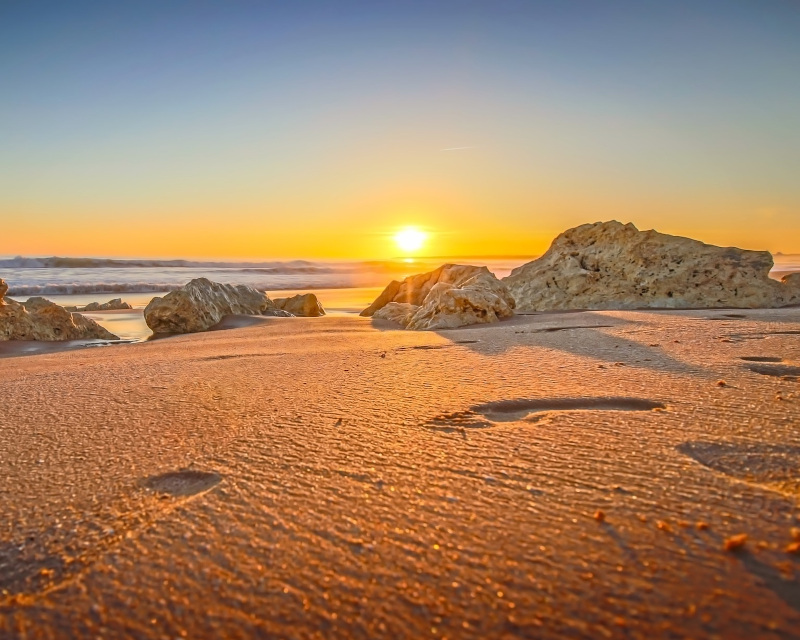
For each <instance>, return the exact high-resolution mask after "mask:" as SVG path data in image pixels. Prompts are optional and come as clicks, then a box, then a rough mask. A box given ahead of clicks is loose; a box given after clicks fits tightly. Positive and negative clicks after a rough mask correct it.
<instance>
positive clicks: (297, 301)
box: [273, 293, 325, 318]
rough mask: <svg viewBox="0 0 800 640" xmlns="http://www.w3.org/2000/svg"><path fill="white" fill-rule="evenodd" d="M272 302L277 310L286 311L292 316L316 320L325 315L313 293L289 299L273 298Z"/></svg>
mask: <svg viewBox="0 0 800 640" xmlns="http://www.w3.org/2000/svg"><path fill="white" fill-rule="evenodd" d="M273 302H274V303H275V306H276V307H278V309H283V310H284V311H288V312H289V313H291V314H292V315H293V316H302V317H304V318H318V317H319V316H324V315H325V309H323V308H322V305H321V304H320V302H319V300H317V296H315V295H314V294H313V293H304V294H302V295H296V296H292V297H291V298H275V299H274V300H273Z"/></svg>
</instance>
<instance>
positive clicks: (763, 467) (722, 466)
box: [677, 442, 800, 498]
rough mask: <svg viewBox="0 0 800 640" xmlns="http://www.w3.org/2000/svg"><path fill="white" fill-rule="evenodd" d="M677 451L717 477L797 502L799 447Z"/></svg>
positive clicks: (694, 446)
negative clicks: (747, 483)
mask: <svg viewBox="0 0 800 640" xmlns="http://www.w3.org/2000/svg"><path fill="white" fill-rule="evenodd" d="M677 449H678V451H679V452H680V453H682V454H684V455H686V456H689V457H690V458H692V459H693V460H695V461H697V462H699V463H700V464H702V465H703V466H705V467H708V468H709V469H713V470H714V471H717V472H719V473H723V474H725V475H727V476H730V477H732V478H736V479H737V480H741V481H743V482H749V483H751V484H756V485H760V486H763V487H767V488H768V489H772V490H773V491H779V492H781V493H784V494H788V495H794V496H796V497H799V498H800V447H795V446H790V445H776V444H765V443H756V444H741V445H739V444H727V443H719V442H684V443H683V444H681V445H679V446H678V447H677Z"/></svg>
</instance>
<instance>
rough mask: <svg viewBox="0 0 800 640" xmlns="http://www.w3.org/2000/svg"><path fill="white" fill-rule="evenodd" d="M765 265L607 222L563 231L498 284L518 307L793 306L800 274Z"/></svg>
mask: <svg viewBox="0 0 800 640" xmlns="http://www.w3.org/2000/svg"><path fill="white" fill-rule="evenodd" d="M772 264H773V263H772V256H771V255H770V254H769V252H767V251H747V250H743V249H736V248H733V247H715V246H713V245H708V244H704V243H702V242H699V241H697V240H692V239H690V238H682V237H679V236H670V235H666V234H663V233H658V232H657V231H639V230H638V229H637V228H636V227H635V226H633V225H632V224H622V223H620V222H616V221H611V222H597V223H594V224H585V225H582V226H580V227H575V228H574V229H569V230H568V231H565V232H564V233H562V234H561V235H559V236H558V237H557V238H556V239H555V240H554V241H553V243H552V245H551V246H550V248H549V249H548V250H547V253H545V254H544V255H543V256H542V257H541V258H539V259H537V260H534V261H533V262H529V263H527V264H525V265H523V266H521V267H517V268H516V269H514V270H513V271H512V272H511V274H510V275H509V276H508V277H506V278H504V279H503V282H504V283H505V285H506V286H507V287H508V290H509V291H510V292H511V294H512V295H513V296H514V300H515V302H516V305H517V309H518V310H521V311H540V310H541V311H544V310H558V309H638V308H646V307H655V308H672V309H676V308H677V309H701V308H714V307H717V308H719V307H728V308H761V307H783V306H788V305H792V304H799V303H800V279H795V278H794V276H795V274H792V275H790V276H787V277H786V278H784V280H783V282H778V281H776V280H772V279H771V278H770V277H769V270H770V269H771V268H772Z"/></svg>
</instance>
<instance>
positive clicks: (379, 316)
mask: <svg viewBox="0 0 800 640" xmlns="http://www.w3.org/2000/svg"><path fill="white" fill-rule="evenodd" d="M417 309H419V307H418V306H417V305H415V304H409V303H408V302H389V303H387V304H386V305H385V306H383V307H381V308H380V309H378V310H377V311H376V312H375V313H374V314H372V317H373V318H375V320H388V321H389V322H396V323H397V324H399V325H402V326H403V327H406V326H408V323H409V322H411V318H413V317H414V314H415V313H416V312H417Z"/></svg>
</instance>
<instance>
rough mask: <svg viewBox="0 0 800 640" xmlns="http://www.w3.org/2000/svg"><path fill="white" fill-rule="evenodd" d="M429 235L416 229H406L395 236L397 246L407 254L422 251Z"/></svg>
mask: <svg viewBox="0 0 800 640" xmlns="http://www.w3.org/2000/svg"><path fill="white" fill-rule="evenodd" d="M427 239H428V234H427V233H425V232H424V231H422V230H420V229H417V228H415V227H406V228H405V229H401V230H400V231H398V232H397V233H395V234H394V241H395V244H396V245H397V246H398V247H399V248H400V250H401V251H403V252H405V253H415V252H417V251H419V250H420V249H422V245H424V244H425V241H426V240H427Z"/></svg>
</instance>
